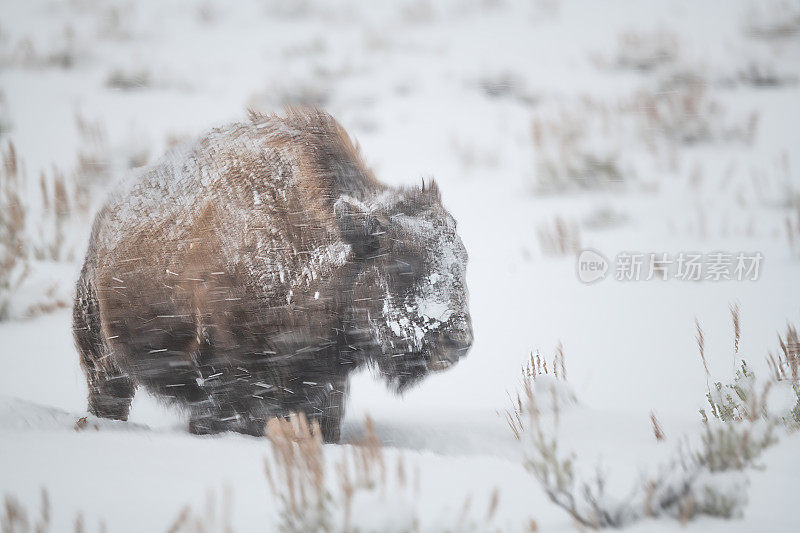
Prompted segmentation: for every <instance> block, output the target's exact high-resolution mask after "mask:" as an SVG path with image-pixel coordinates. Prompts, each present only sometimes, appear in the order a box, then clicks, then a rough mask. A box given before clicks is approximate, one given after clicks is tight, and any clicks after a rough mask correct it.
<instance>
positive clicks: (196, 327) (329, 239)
mask: <svg viewBox="0 0 800 533" xmlns="http://www.w3.org/2000/svg"><path fill="white" fill-rule="evenodd" d="M466 266H467V252H466V250H465V248H464V245H463V244H462V242H461V239H460V238H459V236H458V234H457V233H456V221H455V220H454V219H453V217H452V216H451V215H450V214H449V213H448V212H447V210H446V209H445V208H444V207H443V206H442V202H441V197H440V193H439V189H438V188H437V185H436V183H435V182H433V181H430V182H429V183H427V184H426V183H425V182H424V180H423V183H422V186H421V187H408V188H394V187H389V186H387V185H384V184H383V183H381V182H380V181H378V180H377V179H376V178H375V176H374V175H373V173H372V171H371V170H370V169H369V168H367V167H366V166H365V164H364V163H363V161H362V159H361V157H360V154H359V150H358V148H357V146H355V145H354V144H353V143H352V141H351V140H350V138H349V137H348V135H347V133H346V132H345V131H344V129H343V128H342V127H341V126H340V125H339V124H338V123H337V122H336V121H335V120H334V119H333V118H332V117H331V116H330V115H328V114H325V113H324V112H322V111H319V110H316V109H299V108H293V109H289V110H287V111H286V113H285V114H284V116H277V115H268V116H267V115H261V114H256V113H251V114H250V119H249V120H248V121H245V122H242V123H236V124H232V125H229V126H226V127H222V128H219V129H215V130H213V131H211V132H210V133H208V134H207V135H206V136H204V137H203V138H201V139H200V140H199V141H197V142H195V143H193V144H187V145H186V146H182V147H178V148H175V149H173V150H172V151H171V152H170V153H169V154H168V155H167V156H165V158H164V159H163V160H161V161H160V162H159V163H157V164H155V165H154V166H152V167H150V168H148V169H146V170H144V171H143V172H140V173H139V174H138V175H132V176H130V177H129V178H127V179H126V180H123V182H122V183H121V184H120V185H118V186H117V187H116V188H115V190H114V191H113V192H112V193H111V194H110V196H109V198H108V199H107V201H106V203H105V205H104V206H103V207H102V208H101V210H100V211H99V212H98V214H97V216H96V219H95V221H94V225H93V227H92V233H91V238H90V242H89V247H88V251H87V253H86V259H85V262H84V265H83V269H82V271H81V274H80V279H79V280H78V283H77V294H76V298H75V305H74V309H73V315H74V316H73V319H74V335H75V341H76V345H77V348H78V351H79V352H80V362H81V366H82V368H83V370H84V372H85V374H86V380H87V382H88V388H89V395H88V403H89V407H88V408H89V411H90V412H91V413H93V414H95V415H97V416H100V417H106V418H112V419H121V420H125V419H126V418H127V416H128V412H129V410H130V404H131V400H132V398H133V396H134V393H135V390H136V387H137V386H143V387H144V388H145V389H146V390H148V391H149V392H150V393H152V394H154V395H155V396H157V397H159V398H162V399H165V400H167V401H169V402H171V403H173V404H176V405H178V406H180V407H181V408H183V409H185V410H186V411H188V414H189V429H190V431H191V432H193V433H198V434H207V433H216V432H220V431H228V430H230V431H237V432H241V433H245V434H252V435H261V434H263V432H264V428H265V425H266V421H267V419H268V418H270V417H274V416H286V415H288V414H289V413H291V412H302V413H305V415H306V416H307V417H308V418H309V419H312V420H316V421H317V422H318V423H319V424H320V427H321V429H322V434H323V437H324V439H325V440H326V441H328V442H336V441H338V440H339V437H340V431H341V429H340V428H341V422H342V416H343V413H344V404H345V397H346V394H347V391H348V376H349V375H350V374H351V373H352V372H353V371H355V370H357V369H359V368H362V367H364V366H369V367H372V368H373V369H375V370H376V371H377V373H379V374H380V375H381V376H382V377H383V378H384V379H385V380H386V382H387V384H388V386H389V387H390V388H392V389H393V390H395V391H398V392H402V391H404V390H405V389H407V388H408V387H409V386H411V385H413V384H414V383H416V382H418V381H419V380H420V379H421V378H422V377H424V376H425V375H426V374H427V373H429V372H434V371H439V370H443V369H446V368H448V367H450V366H451V365H453V364H454V363H455V362H456V361H457V360H458V359H459V358H461V357H463V356H464V355H465V354H466V353H467V351H468V350H469V348H470V346H471V344H472V324H471V319H470V315H469V310H468V305H467V287H466V284H465V271H466Z"/></svg>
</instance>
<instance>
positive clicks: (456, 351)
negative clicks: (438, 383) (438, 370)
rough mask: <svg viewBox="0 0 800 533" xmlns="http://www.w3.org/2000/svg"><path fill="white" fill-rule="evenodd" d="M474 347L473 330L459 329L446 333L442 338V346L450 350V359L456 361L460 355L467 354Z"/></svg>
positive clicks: (447, 350)
mask: <svg viewBox="0 0 800 533" xmlns="http://www.w3.org/2000/svg"><path fill="white" fill-rule="evenodd" d="M471 347H472V332H471V331H458V332H451V333H445V334H444V335H443V338H442V348H444V349H445V351H446V352H448V357H447V358H448V359H449V360H450V361H452V362H453V363H455V362H456V361H458V359H459V358H460V357H463V356H465V355H466V354H467V352H468V351H469V349H470V348H471Z"/></svg>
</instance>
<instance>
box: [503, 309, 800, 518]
mask: <svg viewBox="0 0 800 533" xmlns="http://www.w3.org/2000/svg"><path fill="white" fill-rule="evenodd" d="M731 315H732V317H733V322H734V351H735V353H737V354H738V346H739V341H740V332H741V323H740V322H741V319H740V312H739V307H738V305H735V304H734V305H731ZM695 325H696V328H697V336H696V340H697V344H698V348H699V351H700V357H701V360H702V361H703V366H704V370H705V373H706V378H707V380H708V379H709V378H710V371H709V369H708V360H707V358H706V353H705V349H706V346H705V339H704V335H703V330H702V328H701V327H700V323H699V321H695ZM779 341H780V345H781V351H782V352H783V355H781V356H779V357H778V360H775V359H774V358H772V359H771V360H772V368H773V370H772V374H773V376H772V379H768V380H766V381H758V380H756V377H755V374H753V372H752V371H751V370H750V369H749V368H748V366H747V364H746V363H745V362H744V361H742V363H741V368H740V369H739V370H738V371H737V373H736V376H735V378H734V380H733V382H731V383H729V384H725V385H723V384H722V383H720V382H716V383H715V384H714V386H713V388H709V390H708V394H707V400H708V403H709V406H710V410H709V413H710V415H707V414H706V411H705V410H701V414H702V417H703V426H702V428H703V429H702V434H701V439H700V447H699V448H698V449H696V450H687V449H684V448H683V446H682V445H681V446H679V448H678V450H677V451H678V453H677V454H676V455H675V456H674V458H673V459H672V461H670V462H669V463H668V464H666V465H664V466H663V467H662V468H660V469H659V470H658V473H657V475H656V476H654V477H649V478H646V479H645V480H644V481H643V482H642V483H639V484H635V485H634V486H633V488H632V490H631V491H630V493H629V494H628V495H627V496H626V497H624V498H619V497H612V498H609V497H608V496H607V495H606V492H605V486H606V482H605V479H606V478H605V475H604V473H603V472H602V471H600V470H597V471H596V473H595V476H594V477H593V478H591V477H590V478H582V477H580V476H579V475H578V474H577V472H576V466H575V464H576V463H575V461H576V459H577V457H576V456H575V454H574V453H569V452H564V451H562V447H561V444H560V442H559V431H558V427H559V420H560V412H559V411H560V407H559V405H560V404H559V402H558V401H556V400H557V395H556V394H555V393H553V402H552V403H551V404H549V405H548V404H547V403H546V402H544V400H546V399H547V396H546V395H545V396H542V392H543V390H547V388H544V389H539V388H536V387H535V385H536V379H537V378H539V379H541V377H542V376H547V375H548V374H550V373H551V369H553V368H560V369H561V370H560V375H561V376H562V377H565V376H566V371H565V368H564V365H563V350H561V349H559V351H558V352H557V356H556V360H555V361H554V363H553V365H552V366H551V367H550V368H548V365H547V362H546V361H545V360H544V359H543V358H542V357H541V355H540V354H539V353H538V352H537V353H536V354H531V357H530V360H529V362H528V364H527V365H526V366H525V367H523V370H522V381H523V391H522V393H521V394H517V396H516V398H512V407H511V409H509V410H507V411H506V413H505V418H506V421H507V422H508V424H509V427H510V428H511V431H512V433H513V435H514V437H515V438H516V439H518V440H521V441H522V442H523V444H524V445H525V452H526V461H525V467H526V469H527V470H528V471H529V472H530V473H531V474H532V475H533V476H534V477H535V478H536V479H537V480H538V481H539V483H540V484H541V486H542V488H543V490H544V491H545V493H546V494H547V495H548V497H549V498H550V500H551V501H553V502H554V503H555V504H557V505H558V506H560V507H562V508H563V509H564V510H565V511H566V512H567V513H569V514H570V516H571V517H572V518H573V520H574V521H575V522H576V523H577V524H579V525H580V526H581V527H591V528H604V527H622V526H625V525H629V524H631V523H634V522H637V521H639V520H641V519H643V518H645V517H659V516H665V517H671V518H673V519H675V520H677V521H679V522H680V523H685V522H687V521H689V520H692V519H694V518H695V517H697V516H700V515H708V516H716V517H724V518H729V517H733V516H737V515H740V514H741V512H742V508H743V505H744V503H745V501H746V491H745V490H744V487H745V484H744V482H743V479H744V478H740V477H737V478H730V477H725V478H719V477H714V476H715V475H716V474H717V473H719V472H728V473H731V472H742V471H745V470H746V469H749V468H752V467H753V466H754V465H755V461H756V460H757V459H758V457H760V455H761V453H762V452H763V450H764V449H766V448H767V447H769V446H771V445H772V444H774V443H775V442H777V439H778V431H777V430H778V428H779V427H780V426H781V425H784V426H785V428H786V430H787V431H795V430H797V429H799V428H800V384H798V381H797V365H798V359H800V356H799V355H798V338H797V332H796V330H795V329H794V328H792V327H791V326H790V327H788V328H787V333H786V336H785V339H784V338H783V337H779ZM792 372H794V374H793V373H792ZM552 374H553V377H555V375H556V374H555V372H554V371H553V372H552ZM781 380H787V381H791V386H792V389H793V391H794V393H795V395H796V397H797V401H796V404H795V406H794V407H793V408H792V410H791V411H789V412H772V411H770V409H769V406H770V403H769V401H768V397H769V395H770V392H771V390H772V389H773V387H774V386H776V384H777V383H779V382H780V381H781ZM552 385H553V383H550V389H549V390H550V391H551V392H552V391H555V388H554V387H553V386H552ZM650 421H651V423H652V427H653V433H654V435H655V437H656V439H657V440H664V439H665V434H664V431H663V429H662V427H661V425H660V423H659V421H658V419H657V418H656V416H655V414H654V413H653V412H651V413H650ZM551 423H552V427H549V426H548V424H551ZM737 479H741V480H742V481H736V480H737Z"/></svg>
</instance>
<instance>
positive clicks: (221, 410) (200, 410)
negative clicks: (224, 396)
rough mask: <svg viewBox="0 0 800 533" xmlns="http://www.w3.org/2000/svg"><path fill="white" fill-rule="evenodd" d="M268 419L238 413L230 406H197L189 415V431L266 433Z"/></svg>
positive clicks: (258, 435)
mask: <svg viewBox="0 0 800 533" xmlns="http://www.w3.org/2000/svg"><path fill="white" fill-rule="evenodd" d="M265 426H266V420H265V419H263V418H259V417H255V416H252V415H250V414H247V413H237V412H235V411H234V410H232V409H231V408H230V406H226V407H216V408H210V409H209V408H207V407H201V406H195V407H193V408H192V410H191V414H190V417H189V433H193V434H195V435H212V434H214V433H221V432H223V431H235V432H237V433H244V434H245V435H253V436H254V437H261V436H263V435H264V428H265Z"/></svg>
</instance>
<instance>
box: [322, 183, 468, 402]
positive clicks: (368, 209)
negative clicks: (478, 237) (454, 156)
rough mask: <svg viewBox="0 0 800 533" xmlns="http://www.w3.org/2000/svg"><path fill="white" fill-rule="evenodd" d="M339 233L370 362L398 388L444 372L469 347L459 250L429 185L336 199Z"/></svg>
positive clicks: (452, 222)
mask: <svg viewBox="0 0 800 533" xmlns="http://www.w3.org/2000/svg"><path fill="white" fill-rule="evenodd" d="M335 211H336V217H337V220H338V222H339V227H340V229H341V233H342V236H343V238H344V240H345V241H346V242H348V243H349V244H350V245H351V248H352V258H351V261H353V262H355V263H356V264H357V265H358V267H359V268H358V272H359V273H358V275H357V277H356V280H355V284H354V290H353V294H354V298H353V300H354V309H355V311H356V312H355V313H354V315H355V321H356V327H357V328H358V329H359V330H360V331H362V332H364V333H366V336H367V337H368V339H369V341H368V342H367V343H365V344H367V345H369V346H370V348H371V349H370V350H368V354H369V359H370V361H371V362H372V363H373V364H374V365H375V366H376V367H377V369H378V370H379V372H380V373H381V374H382V375H383V376H384V378H385V379H386V381H387V383H388V384H389V386H390V387H392V388H393V389H395V390H396V391H398V392H402V391H403V390H405V389H406V388H408V387H409V386H411V385H413V384H414V383H416V382H417V381H419V380H420V379H421V378H423V377H424V376H425V375H426V374H427V373H428V372H431V371H438V370H444V369H446V368H449V367H450V366H452V365H453V364H454V363H455V362H456V361H458V359H459V358H460V357H463V356H464V355H466V353H467V351H468V350H469V348H470V346H471V345H472V322H471V319H470V315H469V309H468V305H467V286H466V282H465V274H466V268H467V251H466V249H465V248H464V244H463V243H462V242H461V239H460V238H459V236H458V234H457V233H456V222H455V220H454V219H453V217H452V216H451V215H450V213H448V212H447V210H446V209H445V208H444V207H443V206H442V203H441V198H440V195H439V191H438V188H437V187H436V185H435V183H431V184H430V185H428V186H427V187H425V186H424V185H423V187H422V189H402V190H400V191H398V190H390V191H387V192H384V193H382V194H380V195H378V196H377V197H375V198H373V199H371V200H369V201H367V202H361V201H358V200H356V199H353V198H350V197H342V198H340V199H339V200H338V201H337V202H336V206H335Z"/></svg>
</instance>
